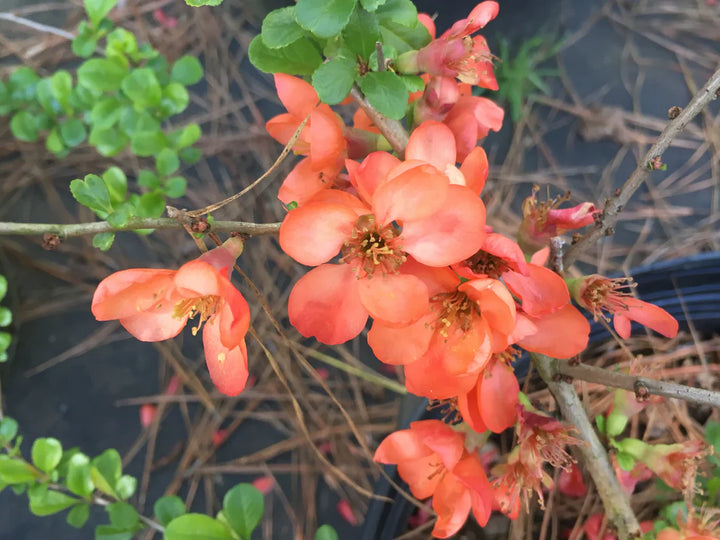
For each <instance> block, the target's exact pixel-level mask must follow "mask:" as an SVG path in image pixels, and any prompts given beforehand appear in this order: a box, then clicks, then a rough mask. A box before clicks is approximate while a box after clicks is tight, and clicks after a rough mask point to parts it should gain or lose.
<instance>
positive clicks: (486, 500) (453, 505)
mask: <svg viewBox="0 0 720 540" xmlns="http://www.w3.org/2000/svg"><path fill="white" fill-rule="evenodd" d="M374 459H375V461H378V462H380V463H385V464H394V465H397V468H398V474H399V475H400V477H401V478H402V479H403V480H405V482H407V484H408V485H409V486H410V491H411V492H412V494H413V495H415V497H417V498H418V499H425V498H427V497H431V496H432V498H433V502H432V507H433V510H435V512H436V513H437V515H438V519H437V521H436V522H435V527H434V528H433V530H432V534H433V536H434V537H436V538H448V537H450V536H452V535H453V534H455V533H456V532H457V531H459V530H460V528H461V527H462V526H463V524H464V523H465V520H466V519H467V517H468V514H469V513H470V510H472V512H473V515H474V516H475V519H476V520H477V522H478V523H479V524H480V525H481V526H484V525H486V524H487V522H488V519H489V518H490V511H491V507H492V492H491V489H490V483H489V482H488V479H487V475H486V474H485V470H484V469H483V466H482V463H480V459H479V458H478V456H477V454H474V453H473V454H471V453H468V451H467V450H466V449H465V436H464V435H463V434H462V433H459V432H457V431H455V430H453V429H452V428H451V427H449V426H447V425H445V424H443V423H442V422H440V421H439V420H422V421H420V422H413V423H411V424H410V429H403V430H400V431H396V432H395V433H391V434H390V435H388V436H387V437H386V438H385V440H384V441H383V442H382V443H380V446H379V447H378V449H377V451H376V452H375V458H374Z"/></svg>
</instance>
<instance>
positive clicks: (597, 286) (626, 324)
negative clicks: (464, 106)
mask: <svg viewBox="0 0 720 540" xmlns="http://www.w3.org/2000/svg"><path fill="white" fill-rule="evenodd" d="M633 286H634V283H633V282H632V278H619V279H609V278H606V277H603V276H601V275H599V274H593V275H591V276H584V277H582V278H577V279H572V280H568V288H569V289H570V292H571V293H572V295H573V298H574V299H575V301H576V302H577V303H578V304H580V305H581V306H582V307H584V308H585V309H587V310H588V311H589V312H590V313H592V314H593V317H595V320H597V319H598V318H600V317H603V318H605V316H604V314H603V311H607V312H609V313H612V314H613V326H614V327H615V331H616V332H617V333H618V335H619V336H620V337H621V338H623V339H627V338H629V337H630V330H631V328H630V321H636V322H639V323H640V324H642V325H644V326H647V327H648V328H651V329H653V330H655V331H656V332H658V333H660V334H662V335H663V336H665V337H668V338H672V337H675V336H676V335H677V332H678V322H677V321H676V320H675V318H674V317H673V316H672V315H670V314H669V313H668V312H667V311H665V310H664V309H662V308H660V307H658V306H656V305H654V304H650V303H648V302H643V301H642V300H638V299H637V298H635V297H634V296H632V294H631V293H630V291H629V289H630V288H631V287H633Z"/></svg>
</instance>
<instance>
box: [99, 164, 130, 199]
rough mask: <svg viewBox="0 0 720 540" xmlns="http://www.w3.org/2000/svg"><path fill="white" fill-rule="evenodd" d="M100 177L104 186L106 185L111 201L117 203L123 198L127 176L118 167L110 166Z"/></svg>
mask: <svg viewBox="0 0 720 540" xmlns="http://www.w3.org/2000/svg"><path fill="white" fill-rule="evenodd" d="M102 179H103V181H104V182H105V187H107V190H108V193H109V194H110V201H111V202H112V203H119V202H122V201H124V200H125V195H127V176H125V173H124V172H123V170H122V169H121V168H120V167H115V166H113V167H110V168H109V169H108V170H106V171H105V172H104V173H103V175H102Z"/></svg>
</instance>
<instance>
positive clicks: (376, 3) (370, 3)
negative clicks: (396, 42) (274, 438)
mask: <svg viewBox="0 0 720 540" xmlns="http://www.w3.org/2000/svg"><path fill="white" fill-rule="evenodd" d="M385 1H386V0H360V4H361V5H362V7H363V8H365V9H366V10H368V11H375V10H376V9H377V8H378V7H380V6H382V5H383V4H384V3H385ZM328 527H329V525H328Z"/></svg>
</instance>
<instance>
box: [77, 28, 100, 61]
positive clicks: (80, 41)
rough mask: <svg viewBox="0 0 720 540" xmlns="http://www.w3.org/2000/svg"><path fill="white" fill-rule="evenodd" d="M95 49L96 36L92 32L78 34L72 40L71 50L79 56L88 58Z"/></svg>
mask: <svg viewBox="0 0 720 540" xmlns="http://www.w3.org/2000/svg"><path fill="white" fill-rule="evenodd" d="M95 49H97V38H96V37H95V36H93V35H92V34H78V35H77V36H75V38H74V39H73V40H72V51H73V52H74V53H75V54H76V55H77V56H79V57H80V58H89V57H91V56H92V55H93V53H94V52H95Z"/></svg>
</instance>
